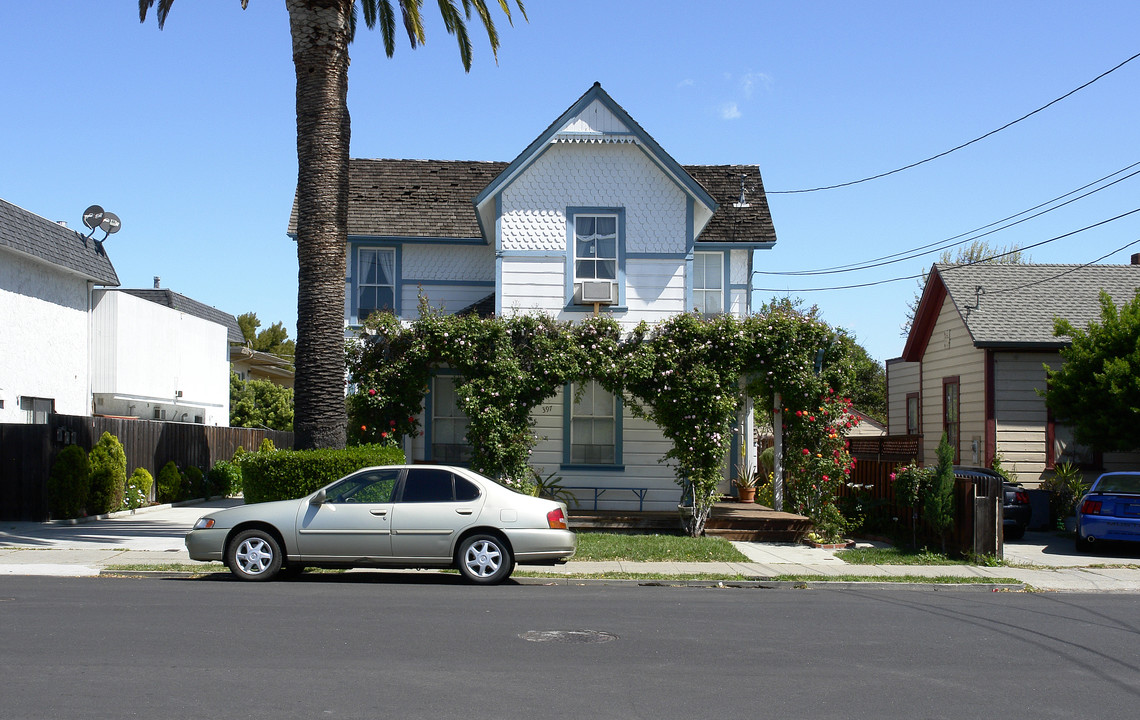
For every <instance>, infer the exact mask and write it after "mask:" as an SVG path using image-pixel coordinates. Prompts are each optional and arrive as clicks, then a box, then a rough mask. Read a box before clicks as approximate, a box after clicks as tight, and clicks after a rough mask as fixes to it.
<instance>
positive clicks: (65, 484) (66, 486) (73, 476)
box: [47, 445, 91, 520]
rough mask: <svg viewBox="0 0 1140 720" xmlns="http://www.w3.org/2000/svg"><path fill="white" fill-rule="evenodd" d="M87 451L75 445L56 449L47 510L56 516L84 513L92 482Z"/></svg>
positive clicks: (65, 516)
mask: <svg viewBox="0 0 1140 720" xmlns="http://www.w3.org/2000/svg"><path fill="white" fill-rule="evenodd" d="M90 475H91V468H90V466H89V465H88V463H87V453H86V452H85V451H84V450H83V448H81V447H79V446H78V445H68V446H67V447H65V448H64V449H62V450H60V451H59V455H56V457H55V462H53V463H52V466H51V475H50V476H49V477H48V486H47V493H48V510H49V512H51V516H52V517H53V518H55V519H57V520H58V519H61V518H74V517H79V516H80V515H83V513H84V508H85V507H86V506H87V493H88V490H89V488H90V484H91V478H90Z"/></svg>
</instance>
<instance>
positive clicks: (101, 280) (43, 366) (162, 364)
mask: <svg viewBox="0 0 1140 720" xmlns="http://www.w3.org/2000/svg"><path fill="white" fill-rule="evenodd" d="M118 284H119V278H118V276H117V275H116V273H115V269H114V267H113V266H112V265H111V261H110V259H109V258H108V256H107V253H106V252H105V250H104V248H103V246H102V244H101V243H100V242H98V241H97V240H95V239H93V238H90V237H86V236H84V235H83V234H82V233H78V232H76V231H74V230H71V229H68V228H67V227H66V226H64V225H62V224H59V223H56V222H52V221H50V220H47V219H45V218H42V217H40V216H38V215H35V214H34V213H31V212H28V211H27V210H24V209H23V208H20V207H17V206H15V205H12V204H11V203H8V202H6V201H4V200H0V337H2V338H3V342H4V351H3V352H2V353H0V423H45V422H47V418H48V415H49V414H51V413H58V414H61V415H81V416H89V415H92V414H100V415H122V416H131V417H138V418H142V419H158V420H172V421H180V422H198V423H204V424H208V425H227V424H229V341H230V340H231V339H232V336H233V334H234V333H235V332H236V334H237V340H238V341H240V340H241V331H240V329H239V328H238V326H237V321H236V320H235V319H234V317H233V316H232V315H227V314H226V313H222V312H220V311H218V310H215V309H214V308H208V307H207V306H204V305H202V304H201V303H196V302H195V301H192V300H190V299H189V298H186V297H184V296H181V295H178V294H177V293H171V292H170V291H168V290H157V289H156V290H114V289H110V288H113V287H115V286H117V285H118Z"/></svg>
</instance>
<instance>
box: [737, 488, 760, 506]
mask: <svg viewBox="0 0 1140 720" xmlns="http://www.w3.org/2000/svg"><path fill="white" fill-rule="evenodd" d="M736 495H737V498H738V499H739V500H740V502H742V503H752V502H756V488H745V487H738V488H736Z"/></svg>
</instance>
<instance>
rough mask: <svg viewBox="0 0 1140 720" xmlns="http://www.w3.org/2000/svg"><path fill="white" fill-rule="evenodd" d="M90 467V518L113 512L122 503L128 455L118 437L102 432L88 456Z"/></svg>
mask: <svg viewBox="0 0 1140 720" xmlns="http://www.w3.org/2000/svg"><path fill="white" fill-rule="evenodd" d="M87 462H88V463H89V464H90V467H91V489H90V491H89V493H88V495H87V512H88V513H90V514H92V515H102V514H103V513H109V512H114V511H116V510H118V509H119V507H120V506H121V505H122V504H123V490H124V489H125V488H126V484H127V455H126V453H125V452H123V444H122V443H121V442H119V438H117V437H115V436H114V435H112V434H111V433H109V432H106V431H104V432H103V436H102V437H100V438H99V442H97V443H95V447H93V448H91V453H90V454H89V455H88V456H87Z"/></svg>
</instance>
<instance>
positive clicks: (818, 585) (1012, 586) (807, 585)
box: [99, 569, 1031, 592]
mask: <svg viewBox="0 0 1140 720" xmlns="http://www.w3.org/2000/svg"><path fill="white" fill-rule="evenodd" d="M226 573H228V571H227V570H217V569H203V570H202V571H201V572H187V571H177V572H175V571H166V570H114V569H104V570H100V571H99V577H116V578H136V579H141V578H153V579H159V580H173V579H178V580H191V579H195V578H202V577H206V576H209V575H221V574H226ZM509 582H513V583H514V584H516V585H538V586H545V587H549V586H557V585H564V586H576V587H582V586H615V587H661V588H676V587H684V588H696V589H709V590H729V589H736V590H894V589H901V590H926V591H929V592H939V591H942V592H945V591H947V590H950V591H963V590H965V591H974V592H1027V591H1029V590H1030V589H1031V588H1030V586H1029V585H1027V584H1026V583H911V582H882V581H880V580H867V581H866V582H863V581H859V580H812V581H810V582H805V581H800V580H762V579H760V580H681V579H666V578H662V579H656V580H635V579H627V578H577V577H561V576H559V577H545V578H539V577H519V578H511V579H510V580H509Z"/></svg>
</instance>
